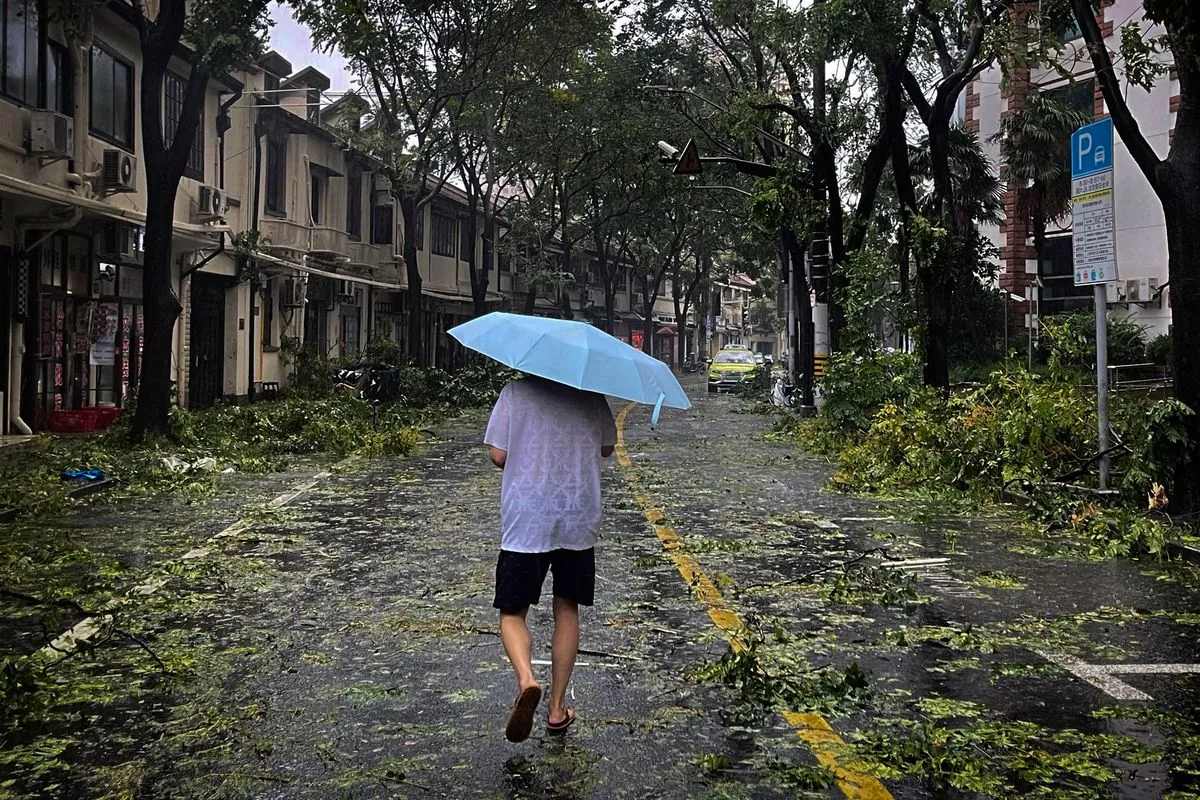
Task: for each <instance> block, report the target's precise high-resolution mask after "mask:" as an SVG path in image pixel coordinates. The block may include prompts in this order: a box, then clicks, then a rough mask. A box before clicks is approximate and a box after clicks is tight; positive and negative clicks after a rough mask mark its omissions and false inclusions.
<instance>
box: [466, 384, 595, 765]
mask: <svg viewBox="0 0 1200 800" xmlns="http://www.w3.org/2000/svg"><path fill="white" fill-rule="evenodd" d="M616 442H617V429H616V425H615V424H614V422H613V416H612V411H611V410H610V409H609V407H608V402H607V401H606V400H605V399H604V398H603V397H602V396H600V395H598V394H594V393H591V392H583V391H580V390H578V389H574V388H571V387H569V386H565V385H563V384H559V383H554V382H552V381H548V380H545V379H542V378H536V377H529V378H525V379H523V380H519V381H514V382H513V383H510V384H509V385H508V386H506V387H505V388H504V391H503V392H501V393H500V398H499V399H498V400H497V401H496V406H495V408H493V409H492V416H491V419H490V420H489V422H488V427H487V433H486V434H485V436H484V443H485V444H487V445H488V446H489V447H490V448H491V458H492V462H493V463H495V465H496V466H497V467H500V468H501V469H502V470H504V477H503V479H502V480H501V489H500V523H501V529H502V534H501V541H500V556H499V559H498V560H497V562H496V599H495V601H494V602H493V605H494V606H495V607H496V608H497V609H499V610H500V639H501V641H502V642H503V643H504V650H505V652H506V653H507V654H508V658H509V661H511V662H512V665H513V670H514V671H515V672H516V675H517V687H518V688H517V692H518V694H517V700H516V702H515V703H514V704H513V709H512V711H511V712H510V713H509V717H508V725H507V726H506V728H505V732H504V735H505V737H506V738H507V739H508V740H509V741H511V742H520V741H524V740H525V739H527V738H528V737H529V733H530V731H531V730H532V729H533V717H534V713H535V712H536V711H537V707H538V703H539V702H540V701H541V698H542V687H541V686H540V685H539V684H538V682H537V680H535V679H534V677H533V664H532V663H531V658H532V653H531V648H532V640H531V637H530V634H529V628H528V626H527V625H526V624H525V617H526V615H527V614H528V612H529V606H530V605H532V604H535V603H537V602H538V599H539V598H540V596H541V591H542V583H543V582H544V581H545V579H546V573H547V571H549V572H550V573H551V574H552V575H553V584H552V587H553V595H554V637H553V641H552V644H551V669H550V703H549V709H548V714H547V717H546V731H547V732H548V733H552V734H558V733H565V732H566V731H567V729H568V728H569V727H570V726H571V724H572V723H573V722H574V721H575V711H574V709H571V708H568V707H567V705H566V694H567V684H568V683H569V682H570V680H571V670H572V669H573V668H574V666H575V656H576V654H577V653H578V650H579V606H580V604H583V605H585V606H590V605H591V604H592V601H593V595H594V593H595V585H596V560H595V549H594V548H595V544H596V534H597V532H598V531H599V528H600V514H601V501H600V459H601V458H607V457H609V456H610V455H612V453H613V448H614V446H615V445H616Z"/></svg>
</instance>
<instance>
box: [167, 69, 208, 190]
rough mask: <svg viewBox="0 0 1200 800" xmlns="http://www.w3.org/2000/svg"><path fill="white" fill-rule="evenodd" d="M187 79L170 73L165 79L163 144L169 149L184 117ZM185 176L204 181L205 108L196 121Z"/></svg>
mask: <svg viewBox="0 0 1200 800" xmlns="http://www.w3.org/2000/svg"><path fill="white" fill-rule="evenodd" d="M187 86H188V80H187V78H181V77H180V76H178V75H176V74H175V73H174V72H168V73H167V74H166V76H165V77H164V78H163V142H164V144H166V146H167V147H170V146H171V142H173V141H175V134H176V132H177V131H178V130H179V118H180V117H182V116H183V101H184V98H185V97H187ZM183 174H184V175H186V176H187V177H189V178H195V179H196V180H198V181H202V180H204V107H203V106H201V107H200V118H199V119H198V120H196V135H195V136H194V137H193V138H192V149H191V150H189V151H188V160H187V166H186V167H184V170H183Z"/></svg>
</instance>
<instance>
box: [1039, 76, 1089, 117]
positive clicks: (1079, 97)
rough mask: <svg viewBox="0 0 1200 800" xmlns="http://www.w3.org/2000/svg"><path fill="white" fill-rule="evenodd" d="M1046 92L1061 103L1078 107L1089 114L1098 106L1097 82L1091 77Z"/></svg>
mask: <svg viewBox="0 0 1200 800" xmlns="http://www.w3.org/2000/svg"><path fill="white" fill-rule="evenodd" d="M1046 94H1048V95H1050V97H1052V98H1053V99H1055V100H1057V101H1059V102H1060V103H1063V104H1065V105H1068V106H1071V107H1073V108H1078V109H1079V110H1081V111H1085V112H1087V113H1088V114H1091V113H1092V111H1093V110H1094V109H1095V106H1096V100H1095V84H1094V82H1093V80H1091V79H1089V80H1086V81H1076V82H1075V83H1072V84H1068V85H1067V86H1060V87H1058V88H1057V89H1047V90H1046Z"/></svg>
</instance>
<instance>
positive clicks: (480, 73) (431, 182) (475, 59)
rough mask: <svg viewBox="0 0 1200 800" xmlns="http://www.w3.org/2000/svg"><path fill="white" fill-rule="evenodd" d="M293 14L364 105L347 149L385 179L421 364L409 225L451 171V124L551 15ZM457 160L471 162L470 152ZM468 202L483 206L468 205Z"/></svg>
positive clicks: (464, 10)
mask: <svg viewBox="0 0 1200 800" xmlns="http://www.w3.org/2000/svg"><path fill="white" fill-rule="evenodd" d="M556 7H557V6H556ZM296 9H297V17H298V18H299V19H300V20H301V21H302V22H304V23H306V24H307V25H308V26H309V29H310V30H311V31H312V34H313V39H314V41H316V42H317V43H319V44H320V45H321V46H322V47H325V48H337V50H338V51H339V52H341V54H342V55H343V56H344V57H345V58H346V60H347V61H348V62H349V65H350V68H351V69H352V70H353V71H355V72H356V73H358V75H359V76H360V78H361V80H362V84H363V89H362V91H363V93H364V95H365V97H366V99H367V100H368V102H369V103H370V105H371V107H372V111H373V115H372V119H371V122H370V124H369V125H367V126H365V127H364V129H363V130H362V131H361V132H360V133H358V135H356V136H354V137H352V138H351V144H352V145H353V146H355V147H357V148H359V149H362V150H364V151H366V152H369V153H370V154H371V155H372V156H374V157H375V158H376V159H377V160H378V161H379V162H381V163H382V164H383V165H384V166H383V169H384V171H385V172H386V173H387V174H388V177H389V178H390V179H391V182H392V192H393V194H394V196H395V198H396V200H397V202H398V204H399V206H400V216H401V220H402V224H403V230H404V261H405V266H406V278H407V283H408V296H409V320H408V335H407V337H406V341H405V349H406V350H407V353H408V354H409V355H410V356H411V357H414V358H416V359H417V360H418V362H420V363H424V362H425V361H426V360H427V358H428V348H427V347H426V346H425V344H426V343H425V341H424V338H425V326H426V323H427V321H428V317H427V314H426V313H425V311H424V309H423V304H422V294H421V286H422V283H423V279H422V276H421V272H420V266H419V263H418V259H417V233H418V220H419V219H420V217H421V215H422V214H423V212H424V211H425V210H426V209H427V208H428V207H429V206H430V205H431V204H432V203H433V200H434V198H436V197H437V196H438V194H439V193H440V192H441V191H442V188H443V187H444V186H445V185H446V181H447V180H448V179H449V177H450V174H451V172H452V170H453V168H454V165H455V152H454V145H455V143H456V140H455V138H454V136H453V135H452V132H453V131H454V126H453V125H452V124H451V122H452V118H454V117H456V116H459V117H462V116H466V115H467V114H468V113H469V110H470V105H469V103H470V102H471V101H470V98H472V96H473V94H474V93H475V92H477V91H479V90H480V88H481V87H488V88H490V87H489V84H488V81H490V80H493V79H494V76H495V73H496V69H495V65H497V64H505V63H508V61H507V60H508V59H509V57H510V56H511V53H512V48H513V47H515V46H516V44H515V42H517V41H518V40H519V39H518V37H516V36H514V34H518V33H519V34H524V33H525V32H528V31H531V30H536V29H537V28H538V26H539V25H540V24H541V21H543V19H544V16H545V15H546V14H548V13H549V12H550V8H549V6H548V5H541V4H529V3H523V2H518V1H517V0H446V2H439V3H410V2H407V1H406V0H380V1H379V2H373V3H369V4H364V3H362V2H359V0H335V2H319V1H318V0H297V5H296ZM477 101H478V99H476V101H475V102H477ZM484 135H485V137H486V135H487V134H486V132H485V133H484ZM459 144H460V145H461V142H460V143H459ZM460 154H461V155H462V157H463V159H471V158H475V157H476V156H477V155H478V151H477V150H473V151H472V152H471V153H469V154H468V153H466V152H465V151H460ZM480 166H481V165H480ZM490 176H491V173H490V171H489V172H488V175H485V180H487V183H488V185H489V187H490V189H489V191H488V194H492V193H493V190H494V188H495V187H494V186H492V185H491V184H492V183H493V182H492V181H491V180H490ZM476 202H477V203H485V202H486V201H485V199H484V198H482V197H476ZM485 207H486V206H485ZM471 224H472V225H473V224H474V222H473V221H472V223H471ZM476 277H477V278H478V276H476ZM477 282H478V283H480V284H481V285H483V284H482V281H477ZM484 293H485V294H484V296H486V287H485V286H484Z"/></svg>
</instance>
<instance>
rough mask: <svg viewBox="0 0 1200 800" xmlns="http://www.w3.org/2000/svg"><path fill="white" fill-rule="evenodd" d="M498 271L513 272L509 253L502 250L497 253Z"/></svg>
mask: <svg viewBox="0 0 1200 800" xmlns="http://www.w3.org/2000/svg"><path fill="white" fill-rule="evenodd" d="M496 269H498V270H499V271H500V272H512V260H511V258H510V257H509V255H508V251H507V250H504V249H500V250H498V251H497V253H496Z"/></svg>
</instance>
